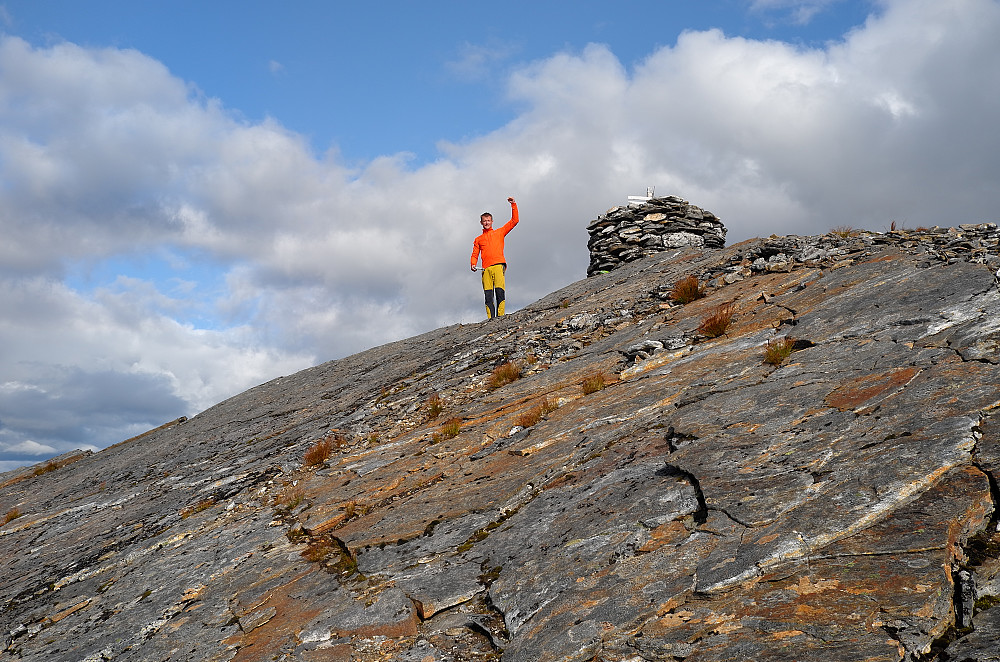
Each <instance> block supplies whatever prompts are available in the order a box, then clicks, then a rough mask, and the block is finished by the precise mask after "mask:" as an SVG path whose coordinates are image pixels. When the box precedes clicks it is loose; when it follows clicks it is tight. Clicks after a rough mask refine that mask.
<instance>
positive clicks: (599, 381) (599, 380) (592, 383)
mask: <svg viewBox="0 0 1000 662" xmlns="http://www.w3.org/2000/svg"><path fill="white" fill-rule="evenodd" d="M607 385H608V377H607V375H605V374H604V373H603V372H592V373H590V374H588V375H587V376H586V377H584V378H583V381H582V382H580V386H581V387H582V388H583V394H584V395H590V394H591V393H597V392H598V391H603V390H604V387H605V386H607Z"/></svg>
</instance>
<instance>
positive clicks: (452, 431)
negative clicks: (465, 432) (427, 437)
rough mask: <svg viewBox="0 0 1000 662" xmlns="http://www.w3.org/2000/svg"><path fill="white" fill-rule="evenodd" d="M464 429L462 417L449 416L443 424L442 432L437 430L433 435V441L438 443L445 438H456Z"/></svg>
mask: <svg viewBox="0 0 1000 662" xmlns="http://www.w3.org/2000/svg"><path fill="white" fill-rule="evenodd" d="M461 431H462V419H460V418H458V417H454V418H449V419H448V420H447V421H445V422H444V423H442V424H441V430H440V432H435V433H434V434H433V435H432V436H431V443H432V444H437V443H440V442H442V441H444V440H445V439H454V438H455V437H457V436H458V433H459V432H461Z"/></svg>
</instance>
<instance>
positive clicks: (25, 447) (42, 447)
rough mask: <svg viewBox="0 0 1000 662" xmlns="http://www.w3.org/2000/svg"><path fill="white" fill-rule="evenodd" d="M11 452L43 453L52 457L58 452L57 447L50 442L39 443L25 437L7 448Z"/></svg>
mask: <svg viewBox="0 0 1000 662" xmlns="http://www.w3.org/2000/svg"><path fill="white" fill-rule="evenodd" d="M4 450H6V451H7V452H9V453H23V454H24V455H42V456H48V457H51V456H52V455H55V454H56V449H55V448H54V447H52V446H49V445H48V444H39V443H37V442H35V441H32V440H30V439H25V440H24V441H20V442H18V443H16V444H13V445H11V446H9V447H7V448H5V449H4Z"/></svg>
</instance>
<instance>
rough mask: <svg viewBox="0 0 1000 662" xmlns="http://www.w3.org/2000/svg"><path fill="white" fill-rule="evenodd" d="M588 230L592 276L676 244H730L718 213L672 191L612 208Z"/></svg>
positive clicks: (676, 245)
mask: <svg viewBox="0 0 1000 662" xmlns="http://www.w3.org/2000/svg"><path fill="white" fill-rule="evenodd" d="M587 232H589V233H590V240H589V241H588V242H587V248H589V249H590V266H589V267H587V275H588V276H593V275H594V274H599V273H604V272H607V271H611V270H612V269H614V268H615V267H617V266H619V265H622V264H625V263H626V262H632V261H634V260H639V259H641V258H644V257H647V256H649V255H653V254H654V253H659V252H660V251H665V250H670V249H672V248H683V247H685V246H695V247H699V248H701V247H705V248H724V247H725V245H726V226H724V225H723V224H722V221H720V220H719V219H718V218H717V217H716V216H715V214H713V213H712V212H709V211H705V210H704V209H701V208H700V207H695V206H694V205H692V204H689V203H688V202H687V201H686V200H682V199H680V198H678V197H675V196H672V195H671V196H667V197H664V198H650V199H649V200H647V201H646V202H644V203H641V204H635V203H630V204H628V205H625V206H621V207H614V208H612V209H609V210H608V211H606V212H605V213H603V214H601V215H600V216H598V217H597V218H596V219H595V220H593V221H591V222H590V225H588V226H587Z"/></svg>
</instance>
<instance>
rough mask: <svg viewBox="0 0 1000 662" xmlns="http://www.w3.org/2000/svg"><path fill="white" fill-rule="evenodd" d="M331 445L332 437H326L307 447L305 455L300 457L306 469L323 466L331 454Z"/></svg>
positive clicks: (332, 442)
mask: <svg viewBox="0 0 1000 662" xmlns="http://www.w3.org/2000/svg"><path fill="white" fill-rule="evenodd" d="M333 444H334V439H333V437H329V436H327V437H324V438H322V439H320V440H319V441H317V442H316V443H315V444H313V445H312V446H310V447H309V449H308V450H307V451H306V454H305V455H304V456H303V457H302V461H303V462H305V465H306V466H307V467H315V466H318V465H320V464H323V463H324V462H326V461H327V460H329V459H330V454H331V453H332V452H333Z"/></svg>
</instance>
